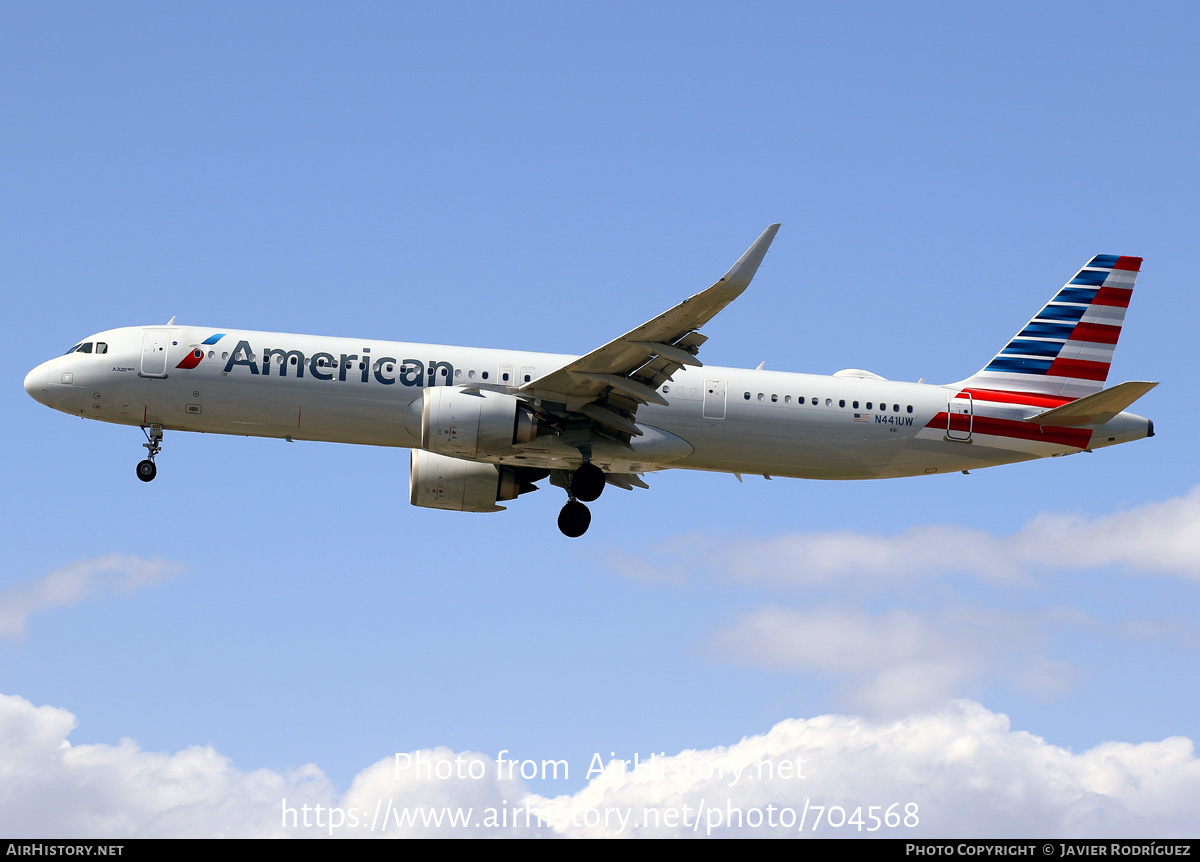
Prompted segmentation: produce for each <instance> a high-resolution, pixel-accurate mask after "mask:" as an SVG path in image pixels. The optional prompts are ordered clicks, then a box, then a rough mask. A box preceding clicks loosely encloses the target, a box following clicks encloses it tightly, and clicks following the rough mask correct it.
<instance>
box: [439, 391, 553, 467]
mask: <svg viewBox="0 0 1200 862" xmlns="http://www.w3.org/2000/svg"><path fill="white" fill-rule="evenodd" d="M537 434H538V420H537V417H535V416H534V415H533V411H532V410H530V409H529V407H528V406H527V405H526V404H525V402H523V401H521V400H520V399H519V398H514V397H513V396H511V395H505V394H504V393H503V392H493V391H491V390H488V389H483V390H480V389H471V388H464V387H460V386H431V387H429V388H428V389H426V390H425V391H424V393H423V394H422V398H421V448H422V449H428V450H429V451H430V452H438V453H440V454H442V455H451V456H453V457H455V458H474V457H476V456H479V455H488V454H491V453H493V452H502V451H504V450H505V449H511V448H512V447H513V445H514V444H517V443H529V442H531V441H532V440H533V439H534V438H535V437H537Z"/></svg>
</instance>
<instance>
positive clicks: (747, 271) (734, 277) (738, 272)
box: [721, 224, 780, 288]
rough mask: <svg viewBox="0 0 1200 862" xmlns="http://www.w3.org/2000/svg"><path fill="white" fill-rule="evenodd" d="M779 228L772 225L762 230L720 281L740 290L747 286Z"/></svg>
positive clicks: (776, 225) (777, 225)
mask: <svg viewBox="0 0 1200 862" xmlns="http://www.w3.org/2000/svg"><path fill="white" fill-rule="evenodd" d="M779 227H780V226H779V224H773V225H771V226H770V227H768V228H767V229H766V230H764V231H763V232H762V235H760V236H759V238H758V239H756V240H755V241H754V243H753V244H752V245H751V246H750V248H748V249H746V253H745V254H743V255H742V256H741V257H739V258H738V261H737V263H735V264H734V265H733V266H731V267H730V268H729V272H727V273H725V275H724V277H722V279H721V281H723V282H725V284H726V285H728V286H737V287H741V288H745V287H746V286H748V285H749V284H750V281H751V280H752V279H753V278H754V274H755V273H756V272H758V267H759V264H761V263H762V261H763V258H764V257H765V256H766V254H767V249H768V248H770V247H771V241H772V240H773V239H775V234H777V233H779Z"/></svg>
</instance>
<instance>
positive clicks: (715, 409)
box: [702, 377, 727, 419]
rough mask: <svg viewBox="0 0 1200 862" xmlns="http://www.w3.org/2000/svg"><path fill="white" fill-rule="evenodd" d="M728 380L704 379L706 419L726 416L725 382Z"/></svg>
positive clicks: (704, 412)
mask: <svg viewBox="0 0 1200 862" xmlns="http://www.w3.org/2000/svg"><path fill="white" fill-rule="evenodd" d="M726 382H727V381H725V380H718V379H716V378H712V377H709V378H706V379H705V381H704V408H703V414H702V415H703V416H704V418H705V419H724V418H725V384H726Z"/></svg>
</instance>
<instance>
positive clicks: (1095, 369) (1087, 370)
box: [1046, 357, 1108, 383]
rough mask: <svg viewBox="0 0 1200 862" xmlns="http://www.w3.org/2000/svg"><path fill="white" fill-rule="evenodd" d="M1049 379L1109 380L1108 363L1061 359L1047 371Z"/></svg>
mask: <svg viewBox="0 0 1200 862" xmlns="http://www.w3.org/2000/svg"><path fill="white" fill-rule="evenodd" d="M1046 376H1047V377H1075V378H1077V379H1080V380H1099V381H1100V382H1102V383H1103V382H1104V381H1105V380H1107V379H1108V363H1107V362H1090V361H1088V360H1086V359H1063V358H1062V357H1059V358H1058V359H1055V360H1054V362H1053V363H1051V365H1050V368H1049V369H1047V371H1046Z"/></svg>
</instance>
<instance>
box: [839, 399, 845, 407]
mask: <svg viewBox="0 0 1200 862" xmlns="http://www.w3.org/2000/svg"><path fill="white" fill-rule="evenodd" d="M845 406H846V399H845V398H843V399H842V400H841V401H839V402H838V407H845Z"/></svg>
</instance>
